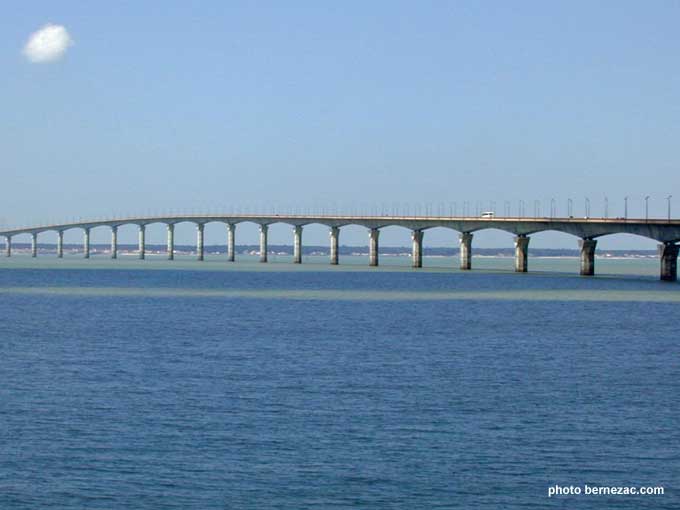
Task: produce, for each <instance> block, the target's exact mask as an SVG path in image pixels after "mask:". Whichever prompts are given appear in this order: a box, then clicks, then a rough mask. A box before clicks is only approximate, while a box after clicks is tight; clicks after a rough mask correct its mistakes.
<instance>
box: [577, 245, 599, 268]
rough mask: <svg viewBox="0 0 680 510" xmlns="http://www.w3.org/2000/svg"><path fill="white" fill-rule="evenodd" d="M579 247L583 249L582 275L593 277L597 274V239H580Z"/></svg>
mask: <svg viewBox="0 0 680 510" xmlns="http://www.w3.org/2000/svg"><path fill="white" fill-rule="evenodd" d="M578 246H579V248H580V249H581V275H582V276H593V275H594V274H595V247H596V246H597V240H596V239H580V240H579V242H578Z"/></svg>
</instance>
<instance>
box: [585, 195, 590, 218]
mask: <svg viewBox="0 0 680 510" xmlns="http://www.w3.org/2000/svg"><path fill="white" fill-rule="evenodd" d="M586 218H590V199H589V198H588V197H586Z"/></svg>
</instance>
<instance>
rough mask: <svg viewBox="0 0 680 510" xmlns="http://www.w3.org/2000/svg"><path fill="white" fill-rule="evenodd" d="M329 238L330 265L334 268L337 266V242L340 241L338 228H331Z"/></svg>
mask: <svg viewBox="0 0 680 510" xmlns="http://www.w3.org/2000/svg"><path fill="white" fill-rule="evenodd" d="M329 235H330V238H331V264H332V265H334V266H337V265H338V241H339V239H340V228H339V227H331V231H330V233H329Z"/></svg>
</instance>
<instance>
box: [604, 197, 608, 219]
mask: <svg viewBox="0 0 680 510" xmlns="http://www.w3.org/2000/svg"><path fill="white" fill-rule="evenodd" d="M604 217H605V218H609V199H608V198H607V197H606V196H605V197H604Z"/></svg>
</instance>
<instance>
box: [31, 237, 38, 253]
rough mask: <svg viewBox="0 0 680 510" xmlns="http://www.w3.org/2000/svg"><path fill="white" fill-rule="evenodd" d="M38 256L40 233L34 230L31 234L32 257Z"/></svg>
mask: <svg viewBox="0 0 680 510" xmlns="http://www.w3.org/2000/svg"><path fill="white" fill-rule="evenodd" d="M37 256H38V233H37V232H33V233H32V234H31V257H33V258H35V257H37Z"/></svg>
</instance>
